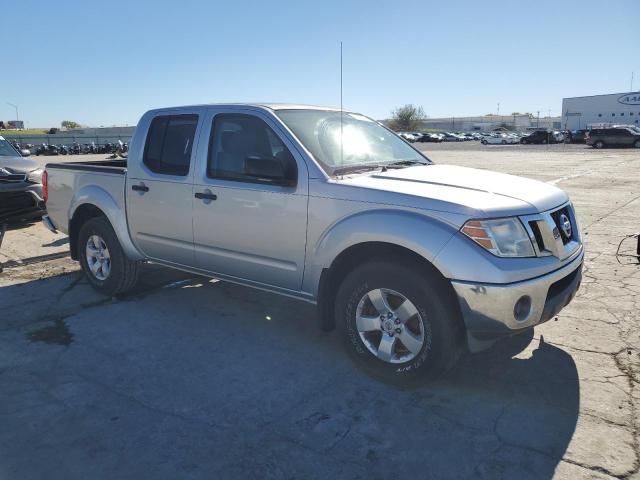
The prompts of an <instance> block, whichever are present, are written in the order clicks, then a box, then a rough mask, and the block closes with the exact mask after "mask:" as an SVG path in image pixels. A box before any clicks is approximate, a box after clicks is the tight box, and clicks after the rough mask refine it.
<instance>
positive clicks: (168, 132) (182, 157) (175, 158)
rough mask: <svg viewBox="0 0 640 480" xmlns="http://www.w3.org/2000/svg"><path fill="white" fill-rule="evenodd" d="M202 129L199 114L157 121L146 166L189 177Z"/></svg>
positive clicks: (149, 137) (151, 132)
mask: <svg viewBox="0 0 640 480" xmlns="http://www.w3.org/2000/svg"><path fill="white" fill-rule="evenodd" d="M197 126H198V115H164V116H159V117H156V118H154V119H153V121H152V122H151V126H150V127H149V133H148V134H147V143H146V145H145V148H144V157H143V163H144V164H145V165H146V166H147V167H148V168H149V170H151V171H152V172H155V173H161V174H164V175H177V176H182V177H184V176H186V175H187V174H188V173H189V165H190V163H191V150H192V148H193V140H194V137H195V133H196V127H197Z"/></svg>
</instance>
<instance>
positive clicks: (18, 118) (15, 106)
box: [7, 102, 20, 121]
mask: <svg viewBox="0 0 640 480" xmlns="http://www.w3.org/2000/svg"><path fill="white" fill-rule="evenodd" d="M7 105H11V106H12V107H13V108H15V109H16V121H20V115H18V105H15V104H13V103H11V102H7Z"/></svg>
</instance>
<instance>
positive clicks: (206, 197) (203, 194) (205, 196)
mask: <svg viewBox="0 0 640 480" xmlns="http://www.w3.org/2000/svg"><path fill="white" fill-rule="evenodd" d="M195 197H196V198H198V199H200V200H217V199H218V196H217V195H216V194H215V193H206V192H196V194H195Z"/></svg>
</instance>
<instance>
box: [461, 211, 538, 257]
mask: <svg viewBox="0 0 640 480" xmlns="http://www.w3.org/2000/svg"><path fill="white" fill-rule="evenodd" d="M461 231H462V233H464V234H465V235H466V236H467V237H469V238H470V239H471V240H473V241H474V242H476V243H477V244H478V245H480V246H481V247H483V248H485V249H487V250H489V251H490V252H491V253H493V254H494V255H497V256H498V257H535V252H534V250H533V245H532V244H531V239H530V238H529V235H528V234H527V231H526V230H525V229H524V227H523V226H522V223H521V222H520V220H518V219H517V218H497V219H492V220H469V221H468V222H467V223H465V224H464V226H463V227H462V230H461Z"/></svg>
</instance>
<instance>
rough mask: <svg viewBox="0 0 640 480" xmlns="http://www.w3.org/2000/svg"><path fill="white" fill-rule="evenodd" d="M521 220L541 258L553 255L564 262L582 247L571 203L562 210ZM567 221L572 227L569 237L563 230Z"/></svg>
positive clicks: (558, 209)
mask: <svg viewBox="0 0 640 480" xmlns="http://www.w3.org/2000/svg"><path fill="white" fill-rule="evenodd" d="M564 217H566V219H565V218H564ZM521 219H522V221H523V224H524V225H525V228H526V229H527V232H528V233H529V237H530V238H531V242H532V243H533V245H534V249H535V251H536V255H537V256H539V257H547V256H552V255H553V256H555V257H558V258H559V259H561V260H563V259H565V258H567V257H569V256H570V255H571V254H572V253H573V252H574V251H575V250H576V249H577V248H578V247H579V246H580V241H581V240H580V232H578V226H577V223H576V220H575V213H574V211H573V207H572V206H571V204H569V203H567V204H565V205H563V206H562V207H560V208H556V209H554V210H549V211H547V212H542V213H539V214H536V215H527V216H524V217H521ZM565 220H568V222H569V223H570V225H571V229H570V232H569V234H568V235H567V233H566V232H565V228H563V223H564V221H565Z"/></svg>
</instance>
